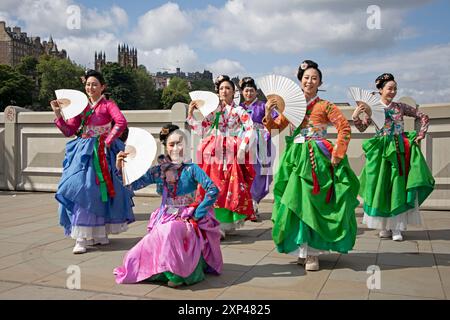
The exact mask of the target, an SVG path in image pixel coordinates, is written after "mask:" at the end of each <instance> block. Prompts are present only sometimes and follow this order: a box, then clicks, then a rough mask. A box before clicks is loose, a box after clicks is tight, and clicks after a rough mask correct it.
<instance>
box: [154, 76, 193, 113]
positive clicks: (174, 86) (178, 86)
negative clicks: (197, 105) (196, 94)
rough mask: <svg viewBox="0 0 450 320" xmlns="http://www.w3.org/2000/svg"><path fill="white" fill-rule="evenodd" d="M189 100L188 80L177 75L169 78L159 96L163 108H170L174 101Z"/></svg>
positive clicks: (186, 101) (185, 101)
mask: <svg viewBox="0 0 450 320" xmlns="http://www.w3.org/2000/svg"><path fill="white" fill-rule="evenodd" d="M189 100H190V98H189V85H188V82H187V81H186V80H184V79H181V78H178V77H174V78H172V79H170V82H169V85H168V86H167V87H166V88H164V90H163V92H162V96H161V104H162V106H163V108H164V109H170V108H172V106H173V104H174V103H176V102H184V103H188V102H189Z"/></svg>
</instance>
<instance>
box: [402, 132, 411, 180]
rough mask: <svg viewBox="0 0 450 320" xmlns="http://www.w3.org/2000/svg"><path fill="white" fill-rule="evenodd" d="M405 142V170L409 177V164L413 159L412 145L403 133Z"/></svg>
mask: <svg viewBox="0 0 450 320" xmlns="http://www.w3.org/2000/svg"><path fill="white" fill-rule="evenodd" d="M403 142H404V144H405V167H406V168H405V171H406V173H405V174H406V177H408V174H409V166H410V161H411V145H410V144H409V140H408V138H407V137H406V136H405V134H403Z"/></svg>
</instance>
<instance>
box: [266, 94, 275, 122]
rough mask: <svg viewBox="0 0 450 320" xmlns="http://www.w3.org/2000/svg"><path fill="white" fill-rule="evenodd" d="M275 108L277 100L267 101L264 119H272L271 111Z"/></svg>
mask: <svg viewBox="0 0 450 320" xmlns="http://www.w3.org/2000/svg"><path fill="white" fill-rule="evenodd" d="M276 107H277V100H276V99H275V98H271V99H269V100H267V102H266V106H265V109H266V115H265V116H266V118H268V119H271V118H272V111H273V110H274V109H275V108H276Z"/></svg>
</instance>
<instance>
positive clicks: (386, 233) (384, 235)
mask: <svg viewBox="0 0 450 320" xmlns="http://www.w3.org/2000/svg"><path fill="white" fill-rule="evenodd" d="M378 235H379V236H380V238H382V239H383V238H390V237H391V236H392V232H391V230H381V231H380V233H379V234H378Z"/></svg>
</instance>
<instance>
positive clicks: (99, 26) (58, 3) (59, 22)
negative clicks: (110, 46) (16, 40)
mask: <svg viewBox="0 0 450 320" xmlns="http://www.w3.org/2000/svg"><path fill="white" fill-rule="evenodd" d="M3 1H4V0H2V2H3ZM74 5H75V6H78V8H79V9H80V13H81V15H80V21H81V28H80V29H69V28H68V27H67V22H68V21H70V19H71V18H72V17H73V12H71V11H68V9H69V8H70V7H71V6H74ZM2 6H4V5H3V4H2ZM7 12H8V13H10V15H11V16H13V17H14V18H16V19H17V20H19V21H23V23H24V25H22V26H21V27H22V30H23V31H24V32H27V33H28V34H32V35H33V36H35V35H39V36H41V37H47V36H49V35H53V36H54V37H64V36H79V37H80V36H83V35H88V36H91V34H92V32H96V31H103V32H107V31H118V30H119V28H121V27H123V26H126V24H127V23H128V16H127V13H126V12H125V10H123V9H122V8H120V7H118V6H115V5H114V6H112V7H111V8H110V9H109V10H106V11H99V10H97V9H95V8H93V9H91V8H85V7H83V6H80V5H78V4H77V2H76V1H73V0H23V1H20V2H19V3H18V4H16V5H15V7H11V6H10V9H9V10H8V11H7Z"/></svg>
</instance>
